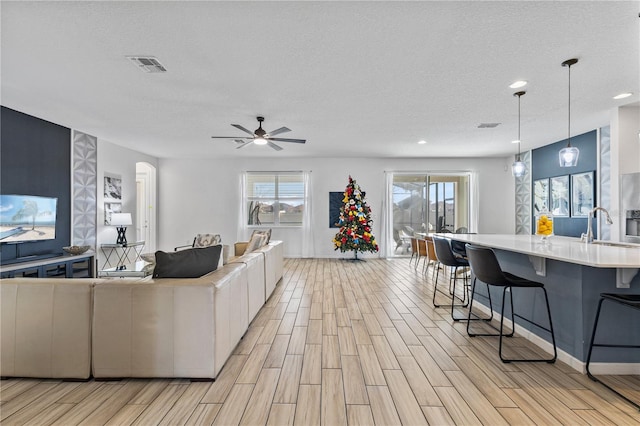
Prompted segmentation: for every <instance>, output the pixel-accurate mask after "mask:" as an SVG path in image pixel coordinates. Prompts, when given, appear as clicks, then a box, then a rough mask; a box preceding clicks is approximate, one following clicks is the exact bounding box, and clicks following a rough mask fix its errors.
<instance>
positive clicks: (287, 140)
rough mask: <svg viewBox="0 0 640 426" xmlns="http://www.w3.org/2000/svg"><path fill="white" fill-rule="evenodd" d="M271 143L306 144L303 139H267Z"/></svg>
mask: <svg viewBox="0 0 640 426" xmlns="http://www.w3.org/2000/svg"><path fill="white" fill-rule="evenodd" d="M269 139H270V140H272V141H278V142H293V143H306V142H307V141H306V140H305V139H287V138H269Z"/></svg>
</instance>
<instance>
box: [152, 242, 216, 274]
mask: <svg viewBox="0 0 640 426" xmlns="http://www.w3.org/2000/svg"><path fill="white" fill-rule="evenodd" d="M221 251H222V246H221V245H219V244H218V245H215V246H210V247H204V248H192V249H187V250H181V251H177V252H174V253H166V252H163V251H157V252H156V266H155V269H154V270H153V277H154V278H197V277H201V276H203V275H205V274H208V273H209V272H211V271H215V270H216V268H217V267H218V263H219V262H220V252H221Z"/></svg>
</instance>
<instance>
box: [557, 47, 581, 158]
mask: <svg viewBox="0 0 640 426" xmlns="http://www.w3.org/2000/svg"><path fill="white" fill-rule="evenodd" d="M577 63H578V60H577V59H575V58H574V59H567V60H566V61H564V62H563V63H562V66H563V67H567V68H569V103H568V104H569V107H568V111H569V117H568V120H567V122H568V130H567V133H568V134H567V146H566V147H564V148H562V149H561V150H560V152H559V160H560V167H575V166H577V165H578V157H579V156H580V150H579V149H578V148H576V147H575V146H571V65H575V64H577Z"/></svg>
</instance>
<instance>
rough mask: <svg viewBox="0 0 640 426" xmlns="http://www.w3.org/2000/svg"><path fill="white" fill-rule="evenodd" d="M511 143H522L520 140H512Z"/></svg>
mask: <svg viewBox="0 0 640 426" xmlns="http://www.w3.org/2000/svg"><path fill="white" fill-rule="evenodd" d="M511 143H520V141H519V140H515V141H511Z"/></svg>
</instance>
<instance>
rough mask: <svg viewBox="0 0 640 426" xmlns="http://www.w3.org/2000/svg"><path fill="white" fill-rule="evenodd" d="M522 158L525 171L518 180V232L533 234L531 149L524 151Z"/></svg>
mask: <svg viewBox="0 0 640 426" xmlns="http://www.w3.org/2000/svg"><path fill="white" fill-rule="evenodd" d="M520 159H521V160H522V162H523V163H524V164H525V172H524V175H522V176H521V177H517V178H514V179H515V180H516V234H523V235H528V234H531V151H527V152H524V153H522V154H521V155H520Z"/></svg>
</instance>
